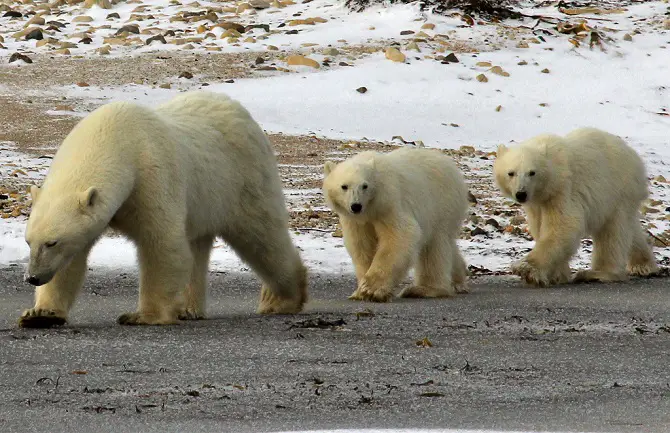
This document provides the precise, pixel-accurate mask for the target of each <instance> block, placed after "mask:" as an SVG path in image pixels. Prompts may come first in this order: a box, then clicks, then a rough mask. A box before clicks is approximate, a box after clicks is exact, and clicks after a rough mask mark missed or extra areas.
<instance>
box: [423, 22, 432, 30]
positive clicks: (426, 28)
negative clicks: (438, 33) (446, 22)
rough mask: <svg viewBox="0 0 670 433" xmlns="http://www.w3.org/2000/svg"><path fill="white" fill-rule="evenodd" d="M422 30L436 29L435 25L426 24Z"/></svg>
mask: <svg viewBox="0 0 670 433" xmlns="http://www.w3.org/2000/svg"><path fill="white" fill-rule="evenodd" d="M421 28H422V29H425V30H433V29H434V28H435V24H433V23H426V24H424V25H422V26H421Z"/></svg>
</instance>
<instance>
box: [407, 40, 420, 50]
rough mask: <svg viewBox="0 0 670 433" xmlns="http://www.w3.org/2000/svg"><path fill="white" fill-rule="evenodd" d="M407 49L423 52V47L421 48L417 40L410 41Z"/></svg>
mask: <svg viewBox="0 0 670 433" xmlns="http://www.w3.org/2000/svg"><path fill="white" fill-rule="evenodd" d="M407 49H408V50H414V51H417V52H421V48H419V44H417V43H416V42H410V43H409V44H407Z"/></svg>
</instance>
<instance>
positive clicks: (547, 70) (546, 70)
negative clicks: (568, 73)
mask: <svg viewBox="0 0 670 433" xmlns="http://www.w3.org/2000/svg"><path fill="white" fill-rule="evenodd" d="M540 72H542V73H543V74H548V73H549V69H547V68H544V69H542V70H541V71H540Z"/></svg>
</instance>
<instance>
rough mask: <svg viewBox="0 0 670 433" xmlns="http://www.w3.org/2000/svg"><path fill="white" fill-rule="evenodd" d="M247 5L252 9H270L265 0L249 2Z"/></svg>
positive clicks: (268, 3) (251, 0)
mask: <svg viewBox="0 0 670 433" xmlns="http://www.w3.org/2000/svg"><path fill="white" fill-rule="evenodd" d="M249 4H250V5H251V7H252V8H254V9H267V8H269V7H270V2H269V1H266V0H250V1H249Z"/></svg>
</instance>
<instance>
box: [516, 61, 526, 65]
mask: <svg viewBox="0 0 670 433" xmlns="http://www.w3.org/2000/svg"><path fill="white" fill-rule="evenodd" d="M527 64H528V62H527V61H525V60H522V61H520V62H519V63H517V65H519V66H526V65H527Z"/></svg>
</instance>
